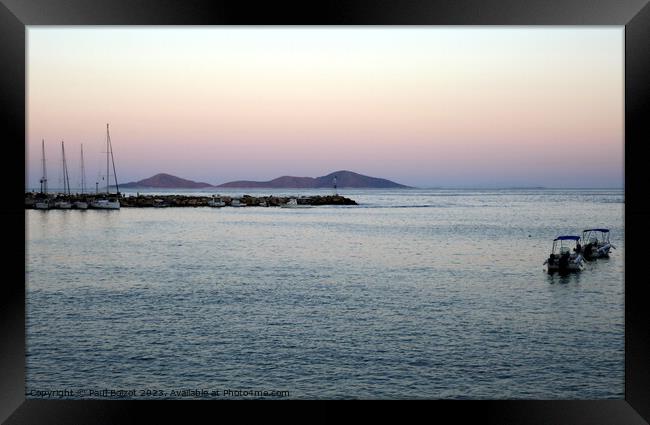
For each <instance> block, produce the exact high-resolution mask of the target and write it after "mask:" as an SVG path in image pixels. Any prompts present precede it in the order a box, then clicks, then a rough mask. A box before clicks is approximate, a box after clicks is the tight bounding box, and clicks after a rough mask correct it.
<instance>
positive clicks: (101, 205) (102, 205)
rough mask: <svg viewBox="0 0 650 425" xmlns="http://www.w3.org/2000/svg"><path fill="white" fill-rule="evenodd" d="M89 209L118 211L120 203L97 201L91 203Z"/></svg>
mask: <svg viewBox="0 0 650 425" xmlns="http://www.w3.org/2000/svg"><path fill="white" fill-rule="evenodd" d="M90 207H91V208H93V209H96V210H119V209H120V202H119V201H106V200H99V201H95V202H91V203H90Z"/></svg>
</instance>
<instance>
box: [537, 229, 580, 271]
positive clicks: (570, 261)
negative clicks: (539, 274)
mask: <svg viewBox="0 0 650 425" xmlns="http://www.w3.org/2000/svg"><path fill="white" fill-rule="evenodd" d="M544 265H546V270H547V271H548V272H549V273H552V272H556V271H557V272H579V271H582V270H583V269H584V268H585V265H584V257H583V256H582V254H581V247H580V236H573V235H566V236H558V237H557V238H555V239H554V240H553V247H552V249H551V254H550V255H549V257H548V258H547V259H546V261H544Z"/></svg>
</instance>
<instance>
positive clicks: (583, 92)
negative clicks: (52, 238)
mask: <svg viewBox="0 0 650 425" xmlns="http://www.w3.org/2000/svg"><path fill="white" fill-rule="evenodd" d="M623 36H624V32H623V27H586V28H585V27H580V28H577V27H576V28H571V27H529V28H526V27H514V28H513V27H489V28H488V27H414V28H408V27H397V28H394V27H370V28H361V27H357V28H340V27H333V28H324V27H278V28H259V27H239V28H216V27H207V28H206V27H200V28H197V27H173V28H172V27H153V28H152V27H146V28H144V27H143V28H138V27H135V28H130V27H78V28H74V27H68V28H57V27H36V26H30V27H29V28H28V32H27V39H28V44H27V46H28V61H27V66H28V83H27V84H28V87H27V89H28V94H27V98H28V99H27V101H28V104H27V105H28V108H27V118H28V135H27V165H28V168H27V173H28V176H27V178H28V182H27V186H28V187H30V188H34V187H36V188H37V187H38V181H39V179H40V177H41V140H42V139H45V145H46V156H47V164H48V177H49V179H50V185H51V187H57V186H58V185H57V176H60V175H61V172H60V168H61V140H64V141H65V145H66V155H67V156H68V167H69V169H70V173H71V175H70V179H71V181H72V186H73V187H75V186H76V185H77V182H78V180H79V177H78V176H79V149H80V148H79V145H80V144H81V143H83V144H84V153H85V161H86V176H87V180H88V181H89V182H93V183H91V184H92V185H93V186H94V182H95V181H96V180H97V179H98V177H99V176H100V173H102V170H105V156H104V155H105V154H104V153H102V152H105V147H104V143H105V139H104V137H105V129H106V123H110V125H111V138H112V141H113V150H114V153H115V161H116V166H117V174H118V179H119V181H120V182H127V181H133V180H140V179H142V178H146V177H149V176H151V175H153V174H156V173H159V172H165V173H170V174H174V175H177V176H179V177H183V178H187V179H191V180H195V181H205V182H208V183H213V184H219V183H224V182H226V181H230V180H239V179H248V180H269V179H272V178H275V177H278V176H281V175H294V176H313V177H316V176H322V175H325V174H327V173H329V172H331V171H335V170H341V169H347V170H352V171H355V172H359V173H362V174H366V175H370V176H378V177H384V178H388V179H391V180H394V181H396V182H399V183H403V184H406V185H411V186H418V187H438V186H443V187H457V186H473V187H512V186H531V185H532V186H546V187H622V186H623V172H624V157H623V150H624V149H623V148H624V138H623V123H624V121H623V107H624V103H623V93H624V92H623V88H624V80H623V78H624V77H623V64H624V61H623V53H624V49H623V47H624V44H623V43H624V40H623ZM102 164H104V165H102ZM99 178H101V177H99Z"/></svg>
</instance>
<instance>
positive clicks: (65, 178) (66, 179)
mask: <svg viewBox="0 0 650 425" xmlns="http://www.w3.org/2000/svg"><path fill="white" fill-rule="evenodd" d="M61 156H62V157H63V193H66V192H67V194H68V195H70V177H69V176H68V164H66V162H65V147H64V145H63V140H61Z"/></svg>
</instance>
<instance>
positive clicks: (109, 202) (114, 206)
mask: <svg viewBox="0 0 650 425" xmlns="http://www.w3.org/2000/svg"><path fill="white" fill-rule="evenodd" d="M109 155H110V157H109ZM109 158H110V159H111V162H112V163H113V176H114V177H115V189H116V191H117V197H115V198H113V197H109V195H110V190H109V189H110V181H111V179H110V176H111V175H110V168H109V167H108V164H109ZM119 196H120V188H119V186H118V184H117V173H116V172H115V160H114V159H113V144H112V143H111V135H110V133H109V132H108V124H106V198H104V199H97V200H94V201H92V202H91V203H90V207H91V208H96V209H100V210H119V209H120V201H119V200H118V199H117V198H119Z"/></svg>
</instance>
